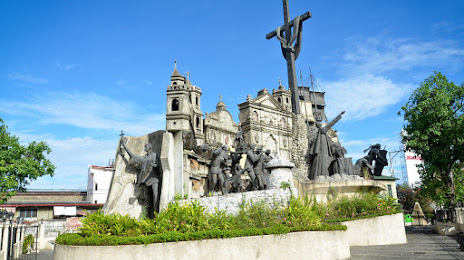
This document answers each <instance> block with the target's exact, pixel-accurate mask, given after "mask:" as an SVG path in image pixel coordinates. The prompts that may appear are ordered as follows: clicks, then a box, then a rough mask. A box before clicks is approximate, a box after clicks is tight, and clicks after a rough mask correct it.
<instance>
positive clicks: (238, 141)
mask: <svg viewBox="0 0 464 260" xmlns="http://www.w3.org/2000/svg"><path fill="white" fill-rule="evenodd" d="M235 147H236V149H235V150H236V151H237V152H243V151H244V150H245V140H244V138H243V131H242V124H241V123H239V124H238V132H237V134H236V135H235Z"/></svg>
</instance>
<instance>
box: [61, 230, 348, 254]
mask: <svg viewBox="0 0 464 260" xmlns="http://www.w3.org/2000/svg"><path fill="white" fill-rule="evenodd" d="M349 257H350V247H349V245H348V240H347V239H346V231H308V232H294V233H289V234H285V235H266V236H251V237H236V238H227V239H205V240H197V241H181V242H169V243H157V244H149V245H123V246H65V245H58V244H57V245H55V254H54V259H55V260H61V259H67V260H74V259H75V260H82V259H92V260H108V259H111V260H128V259H137V260H145V259H146V260H153V259H199V260H208V259H211V260H213V259H224V260H225V259H231V260H236V259H241V260H242V259H279V260H280V259H347V258H349Z"/></svg>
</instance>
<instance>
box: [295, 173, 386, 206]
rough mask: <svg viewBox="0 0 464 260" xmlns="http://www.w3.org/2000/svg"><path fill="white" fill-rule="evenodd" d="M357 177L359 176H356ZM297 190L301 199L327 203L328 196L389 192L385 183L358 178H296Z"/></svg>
mask: <svg viewBox="0 0 464 260" xmlns="http://www.w3.org/2000/svg"><path fill="white" fill-rule="evenodd" d="M355 177H357V176H355ZM293 181H294V185H295V188H297V189H298V191H299V194H300V198H303V197H308V198H309V199H312V198H315V199H316V200H317V201H318V202H323V203H326V202H327V198H328V196H336V197H342V196H346V197H351V196H354V195H356V194H357V193H359V192H362V191H372V192H374V193H381V192H382V191H385V190H388V187H387V185H386V184H385V183H383V182H381V181H375V180H364V179H357V178H348V179H346V178H332V177H327V178H325V179H324V180H322V179H318V180H315V181H311V180H301V179H298V178H294V180H293Z"/></svg>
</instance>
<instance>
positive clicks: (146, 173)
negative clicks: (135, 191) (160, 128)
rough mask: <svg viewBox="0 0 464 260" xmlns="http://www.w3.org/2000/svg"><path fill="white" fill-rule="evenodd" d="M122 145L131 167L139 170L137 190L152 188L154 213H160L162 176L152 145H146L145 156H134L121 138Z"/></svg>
mask: <svg viewBox="0 0 464 260" xmlns="http://www.w3.org/2000/svg"><path fill="white" fill-rule="evenodd" d="M121 144H122V147H123V148H124V150H125V151H126V152H127V153H128V154H129V156H130V160H129V165H130V166H132V167H134V168H136V169H138V170H139V172H138V174H137V183H136V188H140V187H143V186H146V187H151V189H152V191H153V197H152V203H151V204H152V206H153V209H154V211H158V206H159V196H160V183H161V176H160V174H159V171H158V170H157V169H158V164H157V160H158V158H157V155H156V153H155V152H154V151H153V147H152V145H151V144H150V143H146V144H145V146H144V151H145V152H146V155H145V156H140V155H136V154H134V153H133V152H132V151H131V150H130V149H129V148H128V147H127V145H126V144H125V143H124V141H123V140H122V136H121Z"/></svg>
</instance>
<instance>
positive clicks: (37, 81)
mask: <svg viewBox="0 0 464 260" xmlns="http://www.w3.org/2000/svg"><path fill="white" fill-rule="evenodd" d="M8 78H9V79H11V80H15V81H21V82H26V83H31V84H41V85H43V84H47V83H48V80H47V79H44V78H38V77H34V76H32V75H27V74H8Z"/></svg>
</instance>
